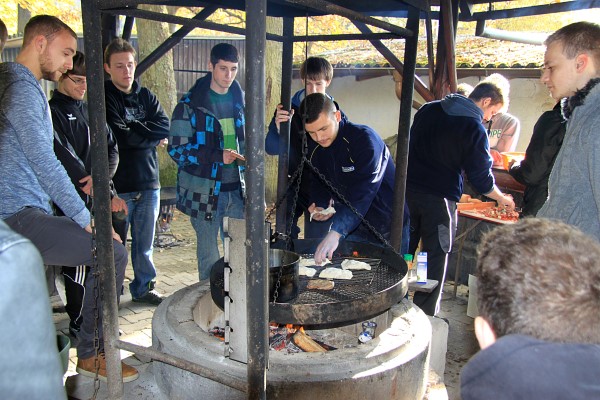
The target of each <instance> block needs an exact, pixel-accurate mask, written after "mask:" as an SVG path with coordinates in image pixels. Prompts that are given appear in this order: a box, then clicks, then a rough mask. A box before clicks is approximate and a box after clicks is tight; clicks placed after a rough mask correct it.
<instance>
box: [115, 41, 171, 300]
mask: <svg viewBox="0 0 600 400" xmlns="http://www.w3.org/2000/svg"><path fill="white" fill-rule="evenodd" d="M135 66H136V61H135V49H134V48H133V47H132V46H131V44H129V43H128V42H127V41H125V40H123V39H120V38H117V39H115V40H113V41H112V42H111V43H110V44H109V45H108V46H107V47H106V49H105V51H104V70H105V71H106V73H108V74H109V75H110V77H111V80H110V81H106V82H105V85H104V89H105V95H106V122H108V125H109V126H110V127H111V129H112V131H113V133H114V135H115V137H116V138H117V144H118V145H119V166H118V167H117V172H116V173H115V176H114V178H113V182H114V184H115V189H116V190H117V192H118V193H119V194H120V196H121V197H122V198H123V199H125V200H126V201H127V207H128V209H129V214H128V218H127V223H126V225H125V227H124V230H123V231H122V232H119V233H120V234H121V237H122V238H123V241H124V242H125V238H126V236H127V230H128V228H129V225H131V263H132V264H133V272H134V275H135V278H134V280H133V281H132V282H131V283H130V284H129V290H130V292H131V298H132V300H133V301H136V302H143V303H148V304H153V305H158V304H160V302H161V301H162V296H161V295H160V294H159V293H158V292H157V291H156V290H154V285H155V279H156V268H155V267H154V261H153V260H152V251H153V248H154V246H153V244H154V233H155V230H156V220H157V218H158V214H159V207H160V182H159V178H158V156H157V151H156V147H157V146H159V145H165V144H166V139H167V137H168V136H169V117H167V115H166V114H165V112H164V110H163V108H162V107H161V105H160V103H159V102H158V99H157V98H156V96H155V95H154V93H152V92H151V91H150V90H148V89H146V88H145V87H142V86H140V85H139V84H138V83H137V82H136V81H135V80H134V75H135Z"/></svg>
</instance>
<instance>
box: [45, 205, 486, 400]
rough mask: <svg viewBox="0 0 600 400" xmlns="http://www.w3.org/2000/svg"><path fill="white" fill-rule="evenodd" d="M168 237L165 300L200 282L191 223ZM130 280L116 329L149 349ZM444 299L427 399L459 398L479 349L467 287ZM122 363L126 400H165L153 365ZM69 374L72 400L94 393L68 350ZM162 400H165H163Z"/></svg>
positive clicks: (61, 326) (159, 262) (135, 359)
mask: <svg viewBox="0 0 600 400" xmlns="http://www.w3.org/2000/svg"><path fill="white" fill-rule="evenodd" d="M170 233H171V234H166V235H161V236H160V238H159V239H160V243H161V244H162V246H160V247H156V248H155V252H154V261H155V265H156V267H157V270H158V284H157V287H156V289H157V290H158V291H159V292H161V293H163V294H164V295H170V294H172V293H174V292H176V291H177V290H179V289H181V288H183V287H186V286H189V285H191V284H193V283H195V282H197V281H198V273H197V267H196V265H197V264H196V246H195V232H194V230H193V228H192V227H191V225H190V223H189V218H188V217H187V216H185V215H183V214H181V213H179V212H178V211H176V212H175V216H174V219H173V221H172V223H171V232H170ZM132 278H133V270H132V269H131V263H130V264H129V265H128V267H127V270H126V275H125V280H126V282H125V287H126V290H125V294H124V295H123V296H122V297H121V305H120V310H119V325H120V326H119V327H120V329H121V330H122V331H123V336H122V337H121V339H123V340H126V341H129V342H132V343H135V344H139V345H142V346H150V345H151V344H152V316H153V312H154V307H151V306H146V305H143V304H139V303H133V302H132V301H131V295H130V294H129V291H128V290H127V286H128V282H129V281H130V280H131V279H132ZM444 289H445V290H444V292H445V293H447V295H446V296H445V297H444V299H443V300H442V305H441V312H440V314H439V316H440V317H444V318H446V319H447V320H448V321H449V334H448V348H447V354H446V366H445V373H444V379H443V383H441V382H440V381H441V379H439V377H435V376H432V377H431V378H430V388H431V390H429V391H428V394H427V397H426V398H427V399H429V400H433V399H436V400H437V399H449V400H459V399H460V394H459V393H460V386H459V373H460V369H461V368H462V366H463V365H464V364H465V363H466V362H467V361H468V359H469V358H470V357H471V356H472V355H473V354H474V353H475V352H476V351H477V350H478V345H477V342H476V340H475V337H474V333H473V319H472V318H470V317H468V316H467V315H466V310H467V295H468V293H467V288H466V287H465V286H462V285H461V286H459V288H458V293H457V297H456V298H453V297H452V293H453V283H452V282H450V283H449V284H446V285H445V288H444ZM52 300H53V301H52V303H53V307H54V322H55V325H56V329H57V331H58V332H59V333H62V334H65V335H68V323H69V320H68V316H67V314H66V313H65V312H64V307H63V306H62V302H61V300H60V298H59V297H58V296H54V297H53V298H52ZM121 354H122V358H123V359H124V360H125V362H126V363H128V364H130V365H133V366H136V367H137V368H138V369H139V370H140V372H141V377H140V379H138V380H137V381H134V382H132V383H129V384H125V396H124V398H125V399H130V398H131V399H133V398H135V399H139V400H145V399H148V400H150V399H156V400H162V399H163V397H162V396H161V395H160V393H159V392H158V391H157V389H156V385H155V383H154V382H153V378H152V363H151V362H150V360H148V359H144V358H143V357H139V356H135V355H132V354H131V353H128V352H125V351H122V352H121ZM69 358H70V361H69V369H68V371H67V373H66V374H65V377H66V378H67V379H66V387H67V393H68V394H69V397H70V398H72V399H87V398H90V396H91V395H92V393H93V380H92V379H91V378H86V377H82V376H79V375H78V374H77V373H76V372H75V363H76V362H77V357H76V352H75V349H74V346H72V348H71V350H70V352H69ZM97 398H98V399H103V398H107V394H106V384H105V383H101V385H100V391H99V393H98V396H97ZM165 400H166V399H165Z"/></svg>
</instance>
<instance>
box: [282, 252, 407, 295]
mask: <svg viewBox="0 0 600 400" xmlns="http://www.w3.org/2000/svg"><path fill="white" fill-rule="evenodd" d="M301 256H302V258H312V257H313V255H312V254H302V255H301ZM344 260H357V261H362V262H366V263H367V264H369V265H370V266H371V270H370V271H366V270H358V271H352V279H333V281H334V282H335V285H334V287H333V289H331V290H317V289H307V288H306V285H307V284H308V281H310V280H313V279H321V278H318V276H319V274H320V273H321V271H323V270H324V269H325V268H328V267H335V268H341V264H342V261H344ZM309 267H310V268H315V269H316V270H317V272H316V274H315V276H314V277H312V278H309V277H307V276H302V275H301V276H300V284H299V291H298V296H297V297H296V298H295V299H294V300H291V301H290V302H289V303H290V304H292V305H293V304H316V303H333V302H340V301H346V300H356V299H360V298H362V297H366V296H373V295H375V294H376V293H379V292H381V291H382V290H386V289H389V288H390V287H392V286H394V285H396V284H397V283H398V282H399V281H400V280H401V279H402V277H403V274H402V273H401V272H400V270H399V269H398V268H392V267H390V266H389V265H388V264H386V263H384V262H383V261H381V260H379V259H376V258H359V257H338V258H333V259H332V260H331V264H327V265H324V266H315V265H310V266H309Z"/></svg>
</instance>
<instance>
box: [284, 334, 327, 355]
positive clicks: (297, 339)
mask: <svg viewBox="0 0 600 400" xmlns="http://www.w3.org/2000/svg"><path fill="white" fill-rule="evenodd" d="M292 341H293V342H294V344H295V345H296V346H298V347H300V348H301V349H302V350H304V351H306V352H309V353H314V352H320V353H323V352H326V351H327V350H325V349H324V348H323V347H321V345H319V343H317V342H315V341H314V340H312V339H311V338H310V336H308V335H307V334H306V333H304V332H302V331H301V330H298V331H296V333H294V336H292Z"/></svg>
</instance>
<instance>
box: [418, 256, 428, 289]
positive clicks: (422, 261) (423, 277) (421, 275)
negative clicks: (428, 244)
mask: <svg viewBox="0 0 600 400" xmlns="http://www.w3.org/2000/svg"><path fill="white" fill-rule="evenodd" d="M417 283H427V252H426V251H422V252H420V253H419V254H417Z"/></svg>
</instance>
